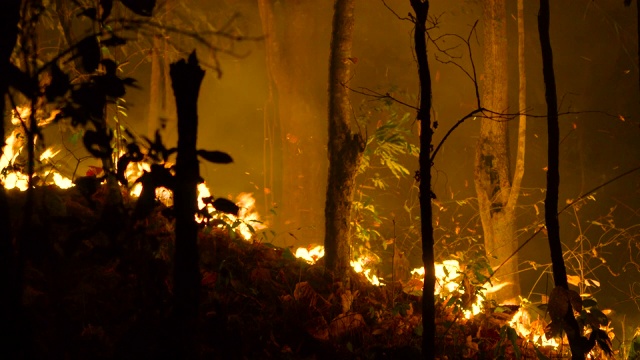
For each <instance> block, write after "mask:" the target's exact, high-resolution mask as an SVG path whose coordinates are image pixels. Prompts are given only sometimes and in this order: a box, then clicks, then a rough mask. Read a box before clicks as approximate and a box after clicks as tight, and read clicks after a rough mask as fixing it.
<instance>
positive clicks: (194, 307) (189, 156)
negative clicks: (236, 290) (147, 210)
mask: <svg viewBox="0 0 640 360" xmlns="http://www.w3.org/2000/svg"><path fill="white" fill-rule="evenodd" d="M204 73H205V72H204V70H202V68H201V67H200V66H199V65H198V60H197V58H196V54H195V51H194V52H193V53H191V55H190V56H189V59H188V61H185V60H184V59H183V60H180V61H178V62H175V63H173V64H171V67H170V76H171V84H172V87H173V93H174V95H175V98H176V108H177V112H178V156H177V160H176V175H175V179H176V182H175V188H174V210H175V215H176V228H175V234H176V239H175V267H174V274H173V285H174V308H173V314H172V321H171V324H172V326H173V329H172V332H173V337H172V342H173V346H172V349H171V351H172V352H173V353H172V354H171V358H174V359H178V358H181V359H194V358H196V357H197V354H196V346H195V345H196V344H195V331H196V330H195V329H196V322H197V318H198V304H199V303H198V297H199V293H200V270H199V267H198V246H197V236H198V225H197V223H196V221H195V214H196V211H197V210H198V183H199V182H200V170H199V166H198V158H197V151H196V141H197V132H198V106H197V105H198V93H199V91H200V85H201V84H202V79H203V78H204Z"/></svg>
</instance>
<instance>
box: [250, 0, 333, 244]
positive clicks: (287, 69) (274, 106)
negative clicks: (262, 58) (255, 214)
mask: <svg viewBox="0 0 640 360" xmlns="http://www.w3.org/2000/svg"><path fill="white" fill-rule="evenodd" d="M258 6H259V9H260V16H261V18H262V29H263V32H264V33H265V34H266V39H265V50H266V62H267V70H268V76H269V80H270V81H269V99H268V100H267V103H266V104H265V124H264V126H265V145H264V147H265V150H266V152H265V158H264V167H265V174H264V187H265V203H266V206H267V207H268V208H269V209H268V210H271V209H272V208H273V207H275V210H276V217H275V218H274V219H273V220H274V221H275V224H274V226H273V229H274V230H275V231H276V232H278V233H284V234H287V233H288V234H291V235H293V236H294V237H295V238H297V239H299V241H298V243H299V245H301V244H302V243H304V244H309V243H320V242H321V241H322V239H323V226H322V224H323V219H324V216H323V213H322V209H323V207H324V190H325V188H326V171H327V170H326V169H327V166H328V165H327V157H326V152H325V150H324V144H326V142H325V141H326V135H325V134H326V130H325V129H326V128H325V125H323V124H324V121H323V120H324V117H323V116H322V109H321V108H320V104H321V103H320V102H319V100H318V99H322V96H323V95H324V89H323V88H321V86H320V81H319V79H318V80H316V79H315V78H314V74H316V73H317V69H318V67H319V66H321V64H322V63H321V62H320V61H318V56H317V50H316V48H315V45H316V42H315V40H316V37H317V33H318V28H319V25H318V24H317V23H316V17H315V14H314V13H313V12H314V11H316V10H317V6H318V5H317V4H311V3H310V2H308V1H300V0H298V1H286V2H277V1H274V0H259V1H258ZM279 170H281V171H279ZM278 173H281V177H278V176H276V174H278Z"/></svg>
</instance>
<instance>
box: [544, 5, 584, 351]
mask: <svg viewBox="0 0 640 360" xmlns="http://www.w3.org/2000/svg"><path fill="white" fill-rule="evenodd" d="M549 23H550V20H549V0H540V12H539V14H538V32H539V34H540V47H541V49H542V74H543V77H544V85H545V99H546V101H547V134H548V150H547V151H548V154H547V156H548V159H549V160H548V165H547V195H546V198H545V200H544V219H545V223H546V226H547V236H548V237H549V249H550V251H551V263H552V268H553V281H554V284H555V287H556V288H558V287H560V288H563V289H564V290H565V291H568V290H569V284H568V282H567V270H566V268H565V265H564V259H563V257H562V242H561V241H560V222H559V221H558V191H559V187H560V170H559V163H560V160H559V159H560V127H559V125H558V96H557V94H556V79H555V74H554V71H553V53H552V51H551V39H550V36H549ZM554 292H555V291H554ZM554 292H552V294H553V293H554ZM557 301H562V300H560V299H550V303H553V302H557ZM565 301H566V303H567V304H566V305H567V309H568V310H567V312H566V313H565V316H564V317H563V319H552V321H562V322H563V329H564V331H565V332H566V333H567V338H568V339H569V346H570V348H571V359H573V360H583V359H584V358H585V353H586V350H585V345H586V343H587V339H585V338H583V337H582V336H581V333H582V332H581V331H580V328H579V326H578V322H577V321H576V319H575V317H574V316H573V309H572V306H571V302H570V301H569V298H568V297H566V299H565Z"/></svg>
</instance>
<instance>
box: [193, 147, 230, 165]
mask: <svg viewBox="0 0 640 360" xmlns="http://www.w3.org/2000/svg"><path fill="white" fill-rule="evenodd" d="M197 154H198V156H200V157H201V158H203V159H205V160H207V161H209V162H212V163H215V164H229V163H232V162H233V159H232V158H231V156H230V155H229V154H227V153H225V152H222V151H208V150H198V153H197Z"/></svg>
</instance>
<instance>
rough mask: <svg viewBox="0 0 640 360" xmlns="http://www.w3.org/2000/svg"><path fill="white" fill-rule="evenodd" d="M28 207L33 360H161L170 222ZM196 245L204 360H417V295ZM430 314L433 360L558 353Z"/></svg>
mask: <svg viewBox="0 0 640 360" xmlns="http://www.w3.org/2000/svg"><path fill="white" fill-rule="evenodd" d="M8 196H9V200H10V203H11V209H13V211H14V212H16V210H17V209H22V208H23V204H24V198H25V196H24V193H21V192H18V191H10V192H8ZM35 199H36V206H35V209H34V212H33V219H32V221H31V222H30V224H29V227H28V228H29V234H30V235H29V236H28V237H27V239H29V241H27V242H26V243H25V244H24V245H23V249H24V252H25V255H26V259H27V262H26V268H25V283H26V285H25V293H24V297H23V301H24V307H25V310H26V316H27V318H28V323H29V330H30V331H29V334H30V335H29V336H30V339H29V341H30V343H31V344H32V347H31V351H32V354H31V355H33V357H34V358H43V359H44V358H47V359H57V358H60V359H156V358H162V354H163V344H164V343H166V337H167V336H168V335H167V334H169V333H170V332H169V331H168V329H167V328H166V325H165V324H166V323H167V321H166V320H167V318H168V315H169V313H170V311H171V298H172V280H171V279H172V276H171V271H172V270H171V269H172V259H171V257H172V256H171V254H172V253H173V249H174V246H173V245H174V241H175V238H174V235H173V220H172V218H171V216H170V213H169V212H168V211H167V209H166V208H165V207H163V206H161V205H159V206H158V207H157V208H156V209H155V210H154V211H153V213H152V214H151V215H150V216H149V217H148V218H147V219H146V220H144V221H138V222H135V223H134V222H132V221H131V222H130V223H128V222H127V221H125V222H124V223H123V225H122V227H121V229H119V231H113V229H109V228H108V227H107V226H105V222H104V217H101V216H100V213H101V211H102V210H103V208H104V199H105V195H104V193H103V192H102V191H100V189H98V191H97V192H96V193H93V194H88V193H87V192H86V189H85V190H83V189H82V188H80V187H74V188H71V189H69V190H60V189H58V188H56V187H46V188H38V189H37V190H36V192H35ZM124 210H125V211H130V210H128V209H124ZM13 215H15V216H14V218H13V219H12V220H13V224H14V229H17V228H18V226H19V222H20V221H19V217H18V216H17V215H18V214H15V213H14V214H13ZM14 231H16V230H14ZM198 241H199V246H200V269H201V275H202V283H201V285H202V288H201V301H200V318H199V323H198V329H197V333H198V344H199V345H198V346H199V354H200V355H201V358H203V359H417V358H420V354H421V335H422V324H421V322H422V316H421V296H420V291H419V290H420V289H419V287H420V286H417V284H416V283H415V282H414V283H413V284H401V283H399V282H397V283H390V284H387V285H386V286H374V285H372V284H371V283H370V282H369V281H367V279H366V278H365V277H364V276H363V275H361V274H356V273H355V272H354V273H352V274H350V276H349V279H348V280H347V281H342V280H341V279H336V278H335V277H334V276H333V275H332V274H331V273H330V272H329V271H326V270H325V268H324V267H323V266H322V260H320V261H319V262H318V263H317V264H314V265H310V264H308V263H307V262H305V261H303V260H301V259H297V258H296V257H295V256H294V255H293V253H292V251H291V249H288V248H284V249H283V248H278V247H274V246H272V245H270V244H268V243H261V242H258V241H246V240H244V239H243V238H241V237H240V236H237V235H235V234H233V233H230V232H229V231H228V229H226V228H225V229H223V228H215V227H210V226H209V227H205V226H203V227H202V229H201V231H200V233H199V239H198ZM414 280H415V279H414ZM420 285H421V282H420ZM411 289H413V290H411ZM437 304H438V305H437V313H438V315H437V319H436V324H437V351H436V352H437V353H438V354H439V355H438V356H439V358H440V359H461V358H468V359H495V358H506V359H510V358H518V357H520V358H523V359H544V358H563V357H564V356H566V351H567V350H564V351H563V350H557V349H553V348H549V347H537V346H534V344H533V342H532V341H528V340H530V339H523V338H522V337H521V336H518V335H517V334H516V333H515V331H514V330H513V329H511V327H509V326H508V323H509V321H510V320H511V319H512V317H513V314H514V312H515V309H514V308H509V307H491V308H486V309H484V310H483V311H482V312H480V313H479V314H477V315H475V316H472V317H471V318H470V319H467V318H466V317H465V316H464V314H463V312H462V311H461V309H460V308H459V307H458V306H454V305H451V304H450V302H449V301H447V299H441V300H440V301H438V302H437ZM447 304H449V305H447ZM509 329H511V330H509ZM566 348H567V349H568V347H566Z"/></svg>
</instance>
